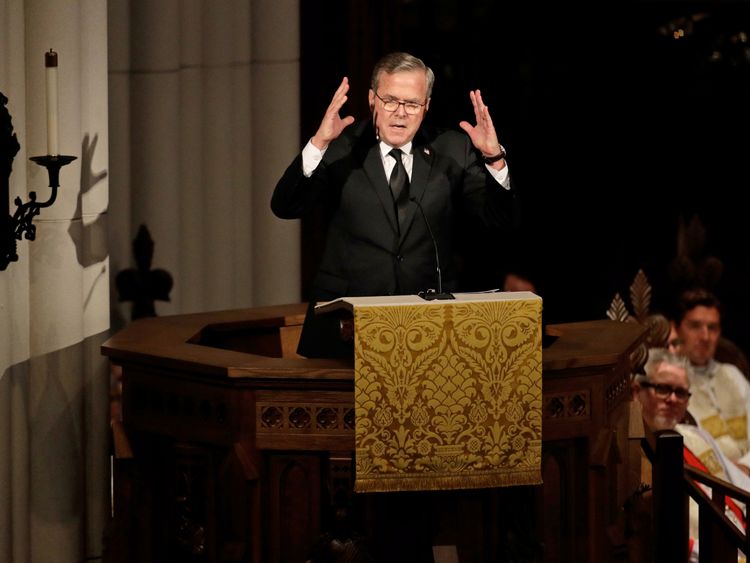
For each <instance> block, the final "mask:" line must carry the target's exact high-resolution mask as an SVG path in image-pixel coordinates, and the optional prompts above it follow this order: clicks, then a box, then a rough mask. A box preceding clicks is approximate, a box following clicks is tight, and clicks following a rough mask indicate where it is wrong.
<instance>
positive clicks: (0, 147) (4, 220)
mask: <svg viewBox="0 0 750 563" xmlns="http://www.w3.org/2000/svg"><path fill="white" fill-rule="evenodd" d="M7 103H8V98H6V97H5V96H4V95H3V94H2V92H0V270H5V269H6V268H7V267H8V265H9V264H10V263H11V262H17V261H18V253H17V252H16V241H17V240H21V239H22V238H25V239H26V240H34V239H35V238H36V226H34V224H33V221H34V217H36V216H37V215H39V211H40V210H41V209H43V208H45V207H49V206H50V205H52V204H53V203H55V199H57V188H58V187H59V186H60V168H62V167H63V166H65V165H66V164H70V163H71V162H73V161H74V160H75V159H76V158H77V157H75V156H69V155H64V154H61V155H46V156H32V157H31V158H30V159H29V160H31V161H33V162H35V163H36V164H38V165H39V166H44V167H45V168H46V169H47V174H48V176H49V186H50V188H52V193H51V194H50V197H49V199H48V200H47V201H42V202H39V201H37V200H36V192H29V201H27V202H26V203H22V202H21V198H20V197H16V199H15V201H14V203H15V204H16V207H17V209H16V211H15V213H14V214H13V216H11V215H10V205H9V203H8V199H9V197H10V172H11V170H12V168H13V159H14V158H15V156H16V154H17V153H18V151H19V150H20V148H21V145H19V144H18V140H17V139H16V134H15V133H14V132H13V124H12V122H11V118H10V113H8V111H7V109H6V107H5V105H6V104H7Z"/></svg>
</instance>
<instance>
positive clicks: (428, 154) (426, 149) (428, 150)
mask: <svg viewBox="0 0 750 563" xmlns="http://www.w3.org/2000/svg"><path fill="white" fill-rule="evenodd" d="M424 153H425V154H426V155H427V156H430V149H428V148H426V147H425V148H424Z"/></svg>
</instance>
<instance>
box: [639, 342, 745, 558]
mask: <svg viewBox="0 0 750 563" xmlns="http://www.w3.org/2000/svg"><path fill="white" fill-rule="evenodd" d="M644 371H645V372H646V374H645V375H640V376H638V377H637V378H636V380H635V381H634V382H633V399H634V400H635V401H636V402H638V403H640V405H641V410H642V414H643V422H644V424H645V425H646V426H647V427H648V428H649V429H650V430H651V431H657V430H676V431H677V432H679V433H680V434H682V437H683V441H684V442H683V443H684V456H683V457H684V460H685V463H687V464H688V465H691V466H692V467H695V468H696V469H699V470H701V471H704V472H706V473H710V474H711V475H713V476H714V477H716V478H718V479H722V480H724V481H728V482H729V483H732V484H733V485H734V486H736V487H739V488H741V489H744V490H746V491H748V492H750V477H748V476H747V475H746V474H745V473H744V472H743V471H742V470H740V469H739V468H738V467H737V466H736V464H734V463H733V462H731V461H730V460H729V459H727V457H726V456H725V455H724V454H723V453H722V451H721V449H720V448H719V446H718V444H717V443H716V441H715V440H714V439H713V437H712V436H711V435H710V434H709V433H708V432H706V431H704V430H703V429H701V428H699V427H697V426H693V425H690V424H681V421H682V420H683V419H684V418H685V415H686V412H687V409H688V399H690V397H691V393H690V379H689V376H688V374H689V372H690V366H689V364H688V362H687V360H686V359H685V358H682V357H679V356H676V355H674V354H672V353H671V352H669V351H668V350H663V349H661V348H654V349H652V350H650V351H649V358H648V360H647V362H646V365H645V366H644ZM690 400H692V399H690ZM704 490H705V489H704ZM726 515H727V517H728V518H729V519H730V520H731V521H732V522H733V523H734V524H735V525H736V526H737V527H738V528H740V529H743V528H744V522H745V516H744V506H742V505H741V504H739V503H736V502H735V501H733V500H732V499H729V498H727V506H726ZM698 534H699V532H698V505H697V504H696V503H695V501H693V500H692V499H691V500H690V538H691V539H690V544H691V547H690V561H697V560H698V559H697V557H698V544H697V541H696V539H697V538H698Z"/></svg>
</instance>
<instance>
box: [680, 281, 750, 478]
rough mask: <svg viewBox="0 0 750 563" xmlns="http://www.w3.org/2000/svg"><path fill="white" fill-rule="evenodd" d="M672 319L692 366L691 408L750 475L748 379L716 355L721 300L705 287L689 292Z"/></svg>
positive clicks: (689, 407) (749, 391)
mask: <svg viewBox="0 0 750 563" xmlns="http://www.w3.org/2000/svg"><path fill="white" fill-rule="evenodd" d="M674 322H675V327H676V330H677V335H678V337H679V341H680V353H681V354H682V355H684V356H685V357H686V358H687V359H688V360H689V361H690V366H691V368H692V369H690V370H689V372H688V376H689V378H690V384H691V387H692V394H693V395H692V399H691V400H690V404H689V406H688V412H689V413H690V415H691V416H692V417H693V418H694V419H695V421H696V422H697V424H698V425H699V426H700V427H701V428H703V429H704V430H706V431H707V432H708V433H709V434H711V436H713V437H714V439H715V440H716V442H717V443H718V444H719V447H720V448H721V451H722V452H723V453H724V454H725V455H726V457H727V458H729V459H730V460H732V461H733V462H735V463H736V464H737V465H738V466H739V467H740V468H741V469H742V470H743V471H744V472H745V473H746V474H748V475H750V443H749V442H748V436H749V435H750V427H749V426H748V423H749V422H750V420H749V418H748V412H749V411H750V383H749V382H748V380H747V379H746V378H745V376H744V375H743V374H742V372H740V370H739V369H737V367H736V366H734V365H732V364H728V363H721V362H717V361H716V359H715V356H716V348H717V345H718V342H719V338H720V336H721V305H720V303H719V300H718V299H717V298H716V296H714V295H713V294H712V293H710V292H708V291H706V290H702V289H698V290H690V291H686V292H685V293H683V294H682V296H681V298H680V301H679V305H678V311H677V316H676V318H675V319H674Z"/></svg>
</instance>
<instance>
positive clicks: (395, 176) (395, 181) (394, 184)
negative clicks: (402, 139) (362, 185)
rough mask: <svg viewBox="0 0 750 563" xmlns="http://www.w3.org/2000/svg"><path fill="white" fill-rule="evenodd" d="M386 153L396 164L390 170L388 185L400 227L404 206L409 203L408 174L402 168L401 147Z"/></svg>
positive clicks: (404, 211) (402, 220)
mask: <svg viewBox="0 0 750 563" xmlns="http://www.w3.org/2000/svg"><path fill="white" fill-rule="evenodd" d="M388 155H389V156H392V157H393V158H394V159H395V160H396V166H394V167H393V170H392V171H391V177H390V179H389V180H388V185H389V186H390V188H391V195H393V203H394V205H395V207H396V214H397V215H398V223H399V227H400V226H401V225H402V224H403V222H404V217H405V216H406V206H407V204H408V203H409V175H408V174H407V173H406V168H404V163H403V161H402V160H401V149H392V150H391V152H389V153H388Z"/></svg>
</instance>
